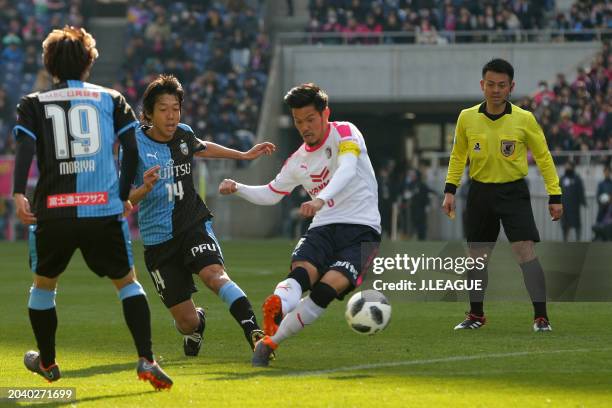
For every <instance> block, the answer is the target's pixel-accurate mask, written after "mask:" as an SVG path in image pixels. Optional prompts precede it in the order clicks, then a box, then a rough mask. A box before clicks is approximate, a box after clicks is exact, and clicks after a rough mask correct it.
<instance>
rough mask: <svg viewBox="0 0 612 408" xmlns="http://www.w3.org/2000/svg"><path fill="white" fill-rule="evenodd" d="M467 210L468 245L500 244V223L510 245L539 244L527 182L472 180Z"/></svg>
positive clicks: (521, 180) (522, 180)
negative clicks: (525, 242) (522, 242)
mask: <svg viewBox="0 0 612 408" xmlns="http://www.w3.org/2000/svg"><path fill="white" fill-rule="evenodd" d="M466 208H467V220H466V221H467V222H466V228H467V231H466V235H467V241H468V242H474V243H491V242H495V241H497V236H498V235H499V230H500V221H501V225H503V226H504V231H505V232H506V236H507V237H508V240H509V241H510V242H517V241H534V242H539V241H540V234H539V233H538V228H537V227H536V223H535V219H534V218H533V211H532V209H531V198H530V196H529V188H528V187H527V183H526V182H525V180H524V179H520V180H517V181H513V182H510V183H501V184H495V183H480V182H478V181H474V180H472V183H471V185H470V191H469V193H468V198H467V203H466Z"/></svg>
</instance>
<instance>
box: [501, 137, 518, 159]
mask: <svg viewBox="0 0 612 408" xmlns="http://www.w3.org/2000/svg"><path fill="white" fill-rule="evenodd" d="M515 146H516V142H515V141H514V140H502V141H501V152H502V154H503V155H504V156H506V157H510V156H512V153H514V147H515Z"/></svg>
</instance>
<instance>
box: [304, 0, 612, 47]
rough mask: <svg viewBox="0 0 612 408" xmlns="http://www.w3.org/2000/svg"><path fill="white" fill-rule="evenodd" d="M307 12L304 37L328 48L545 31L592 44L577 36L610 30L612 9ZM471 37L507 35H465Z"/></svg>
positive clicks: (416, 2) (467, 5) (344, 0)
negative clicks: (556, 11)
mask: <svg viewBox="0 0 612 408" xmlns="http://www.w3.org/2000/svg"><path fill="white" fill-rule="evenodd" d="M309 10H310V22H309V24H308V26H307V27H306V31H307V32H308V33H327V34H336V35H332V36H323V37H321V36H320V37H311V38H310V39H309V40H310V42H313V43H327V44H334V43H336V44H337V43H347V44H379V43H381V42H383V43H414V42H416V43H423V44H436V43H447V42H449V41H452V42H471V41H474V42H482V41H487V42H488V41H496V42H507V41H513V39H514V37H513V36H512V35H507V31H508V30H509V31H513V30H514V31H516V30H531V29H545V28H552V29H562V30H567V31H568V32H570V34H568V35H566V36H564V37H565V39H566V40H591V39H592V36H591V35H583V34H580V32H581V31H583V30H585V29H591V28H611V27H612V8H611V7H610V5H609V2H608V1H605V0H581V1H577V2H575V4H573V6H572V7H571V9H570V10H568V11H567V12H562V13H561V12H560V13H557V15H555V1H554V0H542V1H527V0H502V1H491V0H378V1H366V0H332V1H328V0H310V5H309ZM471 31H477V32H486V31H493V32H497V31H504V32H505V33H504V34H499V35H495V36H491V35H487V36H486V37H484V36H483V35H482V34H475V35H464V34H463V33H465V32H468V33H469V32H471ZM383 32H403V33H406V35H403V36H391V35H384V34H383ZM456 32H461V33H462V35H456V34H455V33H456Z"/></svg>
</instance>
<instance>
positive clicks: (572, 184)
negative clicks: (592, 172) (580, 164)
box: [559, 161, 586, 242]
mask: <svg viewBox="0 0 612 408" xmlns="http://www.w3.org/2000/svg"><path fill="white" fill-rule="evenodd" d="M574 168H575V166H574V163H573V162H572V161H568V162H567V163H566V164H565V174H564V175H563V176H562V177H561V180H559V181H560V185H561V192H562V194H563V195H562V197H561V199H562V202H563V216H562V217H561V228H562V230H563V241H565V242H567V240H568V238H569V232H570V230H571V229H574V231H575V233H576V241H579V240H580V232H581V228H582V223H581V221H580V207H582V206H585V205H586V200H585V197H584V184H583V183H582V178H581V177H580V176H579V175H578V174H577V173H576V171H575V169H574Z"/></svg>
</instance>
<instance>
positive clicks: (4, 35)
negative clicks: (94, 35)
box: [0, 0, 86, 154]
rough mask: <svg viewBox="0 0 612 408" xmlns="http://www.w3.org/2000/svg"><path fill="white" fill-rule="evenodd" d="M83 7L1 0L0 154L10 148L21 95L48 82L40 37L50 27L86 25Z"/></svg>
mask: <svg viewBox="0 0 612 408" xmlns="http://www.w3.org/2000/svg"><path fill="white" fill-rule="evenodd" d="M82 9H83V8H82V2H81V0H70V1H63V0H49V1H42V2H41V1H34V0H24V1H17V0H0V38H1V44H0V154H4V153H11V152H12V150H13V143H12V138H11V137H10V131H11V129H12V127H13V125H14V115H15V105H16V104H17V102H18V100H19V98H20V97H21V95H23V94H27V93H29V92H31V91H32V90H33V89H42V88H44V87H46V86H47V85H48V84H49V79H48V78H47V75H46V73H45V71H44V69H43V68H42V61H41V57H40V54H41V53H40V44H41V42H42V40H43V39H44V37H45V36H46V34H47V33H48V32H49V30H50V29H51V28H53V27H60V26H63V25H64V24H70V25H75V26H83V25H85V24H86V18H85V17H84V15H83V13H82Z"/></svg>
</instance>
